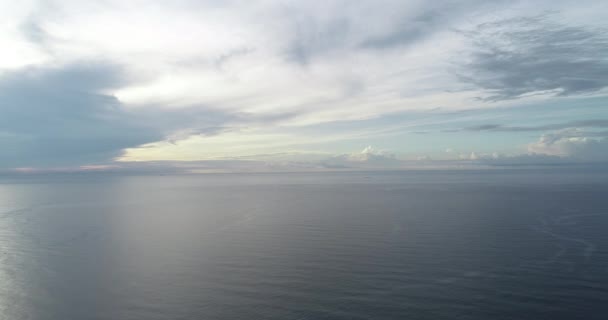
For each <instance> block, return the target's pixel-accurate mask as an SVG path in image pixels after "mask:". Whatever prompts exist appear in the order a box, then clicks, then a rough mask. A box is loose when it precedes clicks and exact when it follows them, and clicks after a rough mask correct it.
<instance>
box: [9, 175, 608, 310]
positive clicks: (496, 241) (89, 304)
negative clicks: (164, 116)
mask: <svg viewBox="0 0 608 320" xmlns="http://www.w3.org/2000/svg"><path fill="white" fill-rule="evenodd" d="M607 227H608V179H606V175H605V174H604V175H602V174H594V175H589V174H585V173H572V174H564V173H556V172H532V171H523V170H521V171H506V172H504V171H498V172H482V171H479V172H468V171H467V172H458V171H454V172H445V171H443V172H409V173H407V172H406V173H396V172H388V173H333V174H327V173H323V174H241V175H236V174H216V175H199V176H129V177H120V176H103V175H99V176H96V175H83V176H79V175H67V176H48V177H29V178H3V179H0V318H1V319H36V320H37V319H53V320H55V319H57V320H59V319H62V320H63V319H536V320H537V319H551V320H555V319H575V318H576V319H605V317H606V314H608V251H607V250H608V235H607V233H606V230H607Z"/></svg>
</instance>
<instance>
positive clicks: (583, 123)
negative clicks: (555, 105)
mask: <svg viewBox="0 0 608 320" xmlns="http://www.w3.org/2000/svg"><path fill="white" fill-rule="evenodd" d="M567 128H608V119H591V120H580V121H570V122H564V123H553V124H546V125H538V126H508V125H502V124H482V125H477V126H471V127H466V128H464V129H463V130H464V131H496V132H521V131H546V130H561V129H567Z"/></svg>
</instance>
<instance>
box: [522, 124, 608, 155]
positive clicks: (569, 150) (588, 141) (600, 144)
mask: <svg viewBox="0 0 608 320" xmlns="http://www.w3.org/2000/svg"><path fill="white" fill-rule="evenodd" d="M528 151H529V152H530V153H535V154H545V155H552V156H560V157H569V158H572V159H576V160H580V161H591V162H596V161H608V139H606V138H594V137H589V136H588V135H587V133H586V132H584V131H582V130H577V129H565V130H561V131H558V132H554V133H548V134H543V135H542V136H541V137H540V139H539V140H538V141H537V142H534V143H531V144H529V145H528Z"/></svg>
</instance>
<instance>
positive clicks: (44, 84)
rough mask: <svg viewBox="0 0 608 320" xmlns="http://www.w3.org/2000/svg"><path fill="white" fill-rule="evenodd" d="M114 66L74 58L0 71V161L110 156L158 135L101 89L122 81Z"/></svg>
mask: <svg viewBox="0 0 608 320" xmlns="http://www.w3.org/2000/svg"><path fill="white" fill-rule="evenodd" d="M125 81H126V79H124V78H123V76H122V74H121V72H120V70H119V68H118V67H116V66H114V65H108V64H103V63H102V64H97V63H91V64H85V63H83V64H74V65H70V66H68V67H65V68H27V69H20V70H18V71H15V72H10V73H4V74H2V76H1V77H0V114H1V115H2V116H1V117H0V145H2V148H3V150H2V153H0V166H18V167H22V166H46V165H59V164H61V165H63V164H82V163H88V162H97V161H103V160H109V159H111V158H113V157H115V156H117V155H119V154H120V152H121V150H122V149H123V148H127V147H131V146H136V145H139V144H142V143H146V142H150V141H154V140H158V139H161V138H162V135H161V134H160V133H159V132H157V131H156V130H153V129H151V128H149V127H148V126H147V125H146V124H145V123H142V122H141V121H140V120H139V119H138V118H137V117H136V116H135V115H133V114H131V113H129V112H127V111H126V110H124V108H122V106H121V104H120V102H119V101H118V100H116V99H115V98H114V97H112V96H110V95H107V94H104V91H105V90H109V89H111V88H114V87H116V86H120V85H122V84H123V83H124V82H125Z"/></svg>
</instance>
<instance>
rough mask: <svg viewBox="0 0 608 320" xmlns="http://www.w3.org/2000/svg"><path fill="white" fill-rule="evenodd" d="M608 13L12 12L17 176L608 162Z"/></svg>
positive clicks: (7, 154) (0, 116) (29, 5)
mask: <svg viewBox="0 0 608 320" xmlns="http://www.w3.org/2000/svg"><path fill="white" fill-rule="evenodd" d="M607 30H608V2H606V1H601V0H598V1H587V0H579V1H560V0H553V1H545V0H539V1H501V0H495V1H479V0H471V1H404V0H399V1H392V0H385V1H377V0H374V1H371V0H370V1H368V0H360V1H337V0H326V1H278V0H276V1H251V0H248V1H238V0H234V1H232V0H223V1H222V0H208V1H205V0H198V1H189V0H176V1H138V0H134V1H119V0H104V1H82V0H61V1H53V0H47V1H28V0H23V1H8V0H0V47H1V48H3V50H0V172H38V171H65V170H67V171H71V170H75V171H83V170H84V171H87V170H93V171H98V170H101V171H104V170H136V171H137V170H143V171H146V170H152V171H157V170H178V171H179V170H181V171H183V170H185V171H188V172H215V171H220V172H223V171H228V172H232V171H280V170H288V171H292V170H296V171H297V170H348V169H353V170H356V169H399V168H419V167H422V168H435V167H439V168H442V167H474V166H484V167H503V166H521V165H533V166H543V165H551V166H554V165H571V164H573V165H598V164H599V165H602V164H608V55H606V53H607V52H608V32H607Z"/></svg>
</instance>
